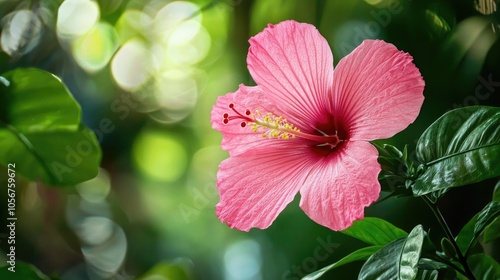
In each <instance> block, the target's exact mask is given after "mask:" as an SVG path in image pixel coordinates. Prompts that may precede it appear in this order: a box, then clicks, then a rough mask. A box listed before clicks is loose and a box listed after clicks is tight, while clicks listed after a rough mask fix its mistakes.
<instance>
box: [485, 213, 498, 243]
mask: <svg viewBox="0 0 500 280" xmlns="http://www.w3.org/2000/svg"><path fill="white" fill-rule="evenodd" d="M499 237H500V217H497V218H496V219H495V220H493V222H491V224H489V225H488V226H487V227H486V228H485V229H484V232H483V243H485V244H486V243H490V242H491V241H493V240H495V239H497V238H499Z"/></svg>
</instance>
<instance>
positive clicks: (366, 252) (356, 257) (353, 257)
mask: <svg viewBox="0 0 500 280" xmlns="http://www.w3.org/2000/svg"><path fill="white" fill-rule="evenodd" d="M381 248H383V246H382V245H377V246H370V247H365V248H361V249H358V250H356V251H354V252H352V253H350V254H349V255H347V256H345V257H343V258H342V259H340V260H339V261H337V262H335V263H333V264H331V265H329V266H326V267H324V268H322V269H320V270H318V271H315V272H313V273H311V274H309V275H307V276H305V277H303V278H302V280H314V279H318V278H319V277H321V276H322V275H323V274H325V273H326V272H327V271H329V270H332V269H334V268H337V267H340V266H342V265H344V264H348V263H351V262H354V261H362V260H366V259H368V258H369V257H370V256H371V255H373V254H374V253H375V252H377V251H378V250H380V249H381Z"/></svg>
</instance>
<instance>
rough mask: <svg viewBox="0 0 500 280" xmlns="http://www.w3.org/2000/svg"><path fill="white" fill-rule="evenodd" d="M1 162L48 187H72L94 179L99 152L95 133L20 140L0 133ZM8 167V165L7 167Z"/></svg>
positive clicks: (5, 131) (83, 130) (38, 135)
mask: <svg viewBox="0 0 500 280" xmlns="http://www.w3.org/2000/svg"><path fill="white" fill-rule="evenodd" d="M0 146H2V147H9V149H2V150H0V159H1V160H2V161H3V162H8V163H12V164H15V168H14V170H15V172H16V173H20V174H22V175H23V176H24V177H26V178H28V179H30V180H41V181H42V182H44V183H46V184H49V185H51V186H66V185H75V184H78V183H80V182H83V181H86V180H89V179H92V178H94V177H95V176H96V175H97V172H98V170H99V169H98V166H99V162H100V160H101V149H100V146H99V142H98V141H97V139H96V137H95V135H94V133H93V132H92V131H91V130H89V129H88V128H86V127H84V126H81V127H80V129H79V130H78V131H74V132H73V131H65V130H62V131H51V132H46V133H29V134H24V135H22V136H20V135H19V134H16V133H15V132H13V131H11V130H9V129H0ZM6 165H7V164H6Z"/></svg>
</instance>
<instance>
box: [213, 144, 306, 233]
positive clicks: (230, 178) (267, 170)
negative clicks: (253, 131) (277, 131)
mask: <svg viewBox="0 0 500 280" xmlns="http://www.w3.org/2000/svg"><path fill="white" fill-rule="evenodd" d="M289 141H294V142H295V143H293V144H292V146H293V147H292V148H291V147H290V143H289ZM268 143H269V142H268ZM300 143H301V140H300V139H290V140H280V141H278V142H276V143H274V144H273V145H267V146H264V147H261V148H260V149H255V150H250V151H247V152H246V153H244V154H241V155H238V156H232V157H230V158H229V159H226V160H224V161H223V162H222V163H221V164H220V166H219V172H218V173H217V188H218V190H219V195H220V201H219V203H218V204H217V206H216V213H217V216H218V217H219V219H220V220H221V221H222V222H225V223H227V224H228V225H229V226H230V227H231V228H237V229H239V230H243V231H248V230H250V228H253V227H257V228H261V229H264V228H267V227H269V226H270V225H271V223H272V222H273V221H274V219H275V218H276V217H277V216H278V214H279V213H280V212H281V211H282V210H283V209H284V208H285V206H286V205H288V204H289V203H290V202H291V201H292V200H293V198H294V197H295V195H296V194H297V192H298V191H299V188H300V186H302V185H303V183H304V179H305V177H306V176H307V172H308V170H309V168H310V167H311V165H312V164H311V162H308V161H307V159H306V160H305V159H304V154H303V153H304V150H305V149H308V148H307V146H301V145H300Z"/></svg>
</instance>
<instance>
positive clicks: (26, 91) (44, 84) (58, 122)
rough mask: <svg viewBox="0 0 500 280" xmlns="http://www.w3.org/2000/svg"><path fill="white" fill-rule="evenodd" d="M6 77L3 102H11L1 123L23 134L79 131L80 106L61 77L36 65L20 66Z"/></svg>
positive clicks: (0, 94) (2, 115)
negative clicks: (62, 130) (31, 66)
mask: <svg viewBox="0 0 500 280" xmlns="http://www.w3.org/2000/svg"><path fill="white" fill-rule="evenodd" d="M2 76H3V78H5V79H6V80H7V81H8V82H7V83H8V84H9V85H8V86H7V87H5V86H4V85H5V84H4V85H0V88H2V90H1V91H0V100H1V103H3V104H4V106H5V105H7V106H6V107H5V111H4V110H2V111H3V112H2V113H1V114H0V121H1V122H4V123H6V124H9V125H11V126H13V127H15V128H16V129H17V130H18V131H20V132H21V133H34V132H46V131H52V130H61V129H65V130H70V131H75V130H78V127H79V125H80V116H81V109H80V105H78V103H77V102H76V101H75V100H74V98H73V97H72V96H71V94H69V91H68V89H67V88H66V87H65V86H64V84H63V83H62V82H61V80H59V78H57V77H56V76H54V75H52V74H50V73H48V72H45V71H42V70H39V69H33V68H17V69H15V70H12V71H9V72H7V73H4V74H3V75H2Z"/></svg>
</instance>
